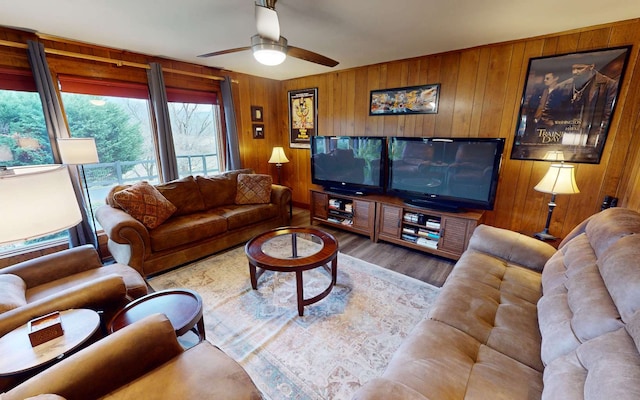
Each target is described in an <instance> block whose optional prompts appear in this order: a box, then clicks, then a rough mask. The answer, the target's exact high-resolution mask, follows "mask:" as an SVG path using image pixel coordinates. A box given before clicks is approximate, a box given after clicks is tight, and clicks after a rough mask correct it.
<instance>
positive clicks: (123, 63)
mask: <svg viewBox="0 0 640 400" xmlns="http://www.w3.org/2000/svg"><path fill="white" fill-rule="evenodd" d="M0 45H2V46H7V47H15V48H18V49H27V47H28V46H27V44H26V43H16V42H10V41H8V40H2V39H0ZM44 51H45V53H48V54H54V55H57V56H65V57H73V58H80V59H83V60H88V61H99V62H104V63H108V64H115V65H117V66H118V67H122V66H127V67H134V68H142V69H151V67H150V66H149V64H142V63H135V62H131V61H124V60H115V59H113V58H107V57H99V56H92V55H89V54H80V53H73V52H70V51H65V50H56V49H49V48H46V47H45V49H44ZM162 70H163V71H165V72H170V73H174V74H180V75H187V76H194V77H197V78H205V79H212V80H214V81H223V80H224V78H222V77H220V76H215V75H205V74H199V73H197V72H188V71H181V70H178V69H174V68H165V67H162ZM231 82H233V83H238V81H237V80H232V81H231Z"/></svg>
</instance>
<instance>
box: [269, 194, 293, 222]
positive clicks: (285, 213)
mask: <svg viewBox="0 0 640 400" xmlns="http://www.w3.org/2000/svg"><path fill="white" fill-rule="evenodd" d="M271 203H272V204H275V205H276V206H277V207H278V210H280V216H281V219H282V221H281V223H282V225H289V223H290V222H291V213H290V210H291V208H290V207H291V188H289V187H287V186H282V185H276V184H273V185H271Z"/></svg>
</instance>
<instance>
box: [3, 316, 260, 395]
mask: <svg viewBox="0 0 640 400" xmlns="http://www.w3.org/2000/svg"><path fill="white" fill-rule="evenodd" d="M48 393H55V394H56V395H58V396H62V397H63V398H65V399H67V400H74V399H82V400H84V399H97V398H105V397H107V398H109V399H143V398H144V399H225V400H258V399H262V394H261V393H260V391H259V390H258V389H257V388H256V386H255V384H254V383H253V381H252V380H251V378H250V377H249V375H248V374H247V373H246V372H245V371H244V369H243V368H242V367H241V366H240V365H239V364H238V363H237V362H236V361H234V360H233V359H232V358H231V357H229V356H227V355H226V354H225V353H224V352H222V351H221V350H220V349H218V348H217V347H215V346H213V345H212V344H211V343H209V342H207V341H203V342H200V343H198V344H197V345H195V346H193V347H191V348H189V349H188V350H184V349H183V348H182V346H181V345H180V344H179V342H178V340H177V338H176V335H175V331H174V328H173V326H172V325H171V322H169V320H168V319H167V317H166V316H164V315H161V314H154V315H151V316H149V317H146V318H144V319H142V320H140V321H138V322H136V323H133V324H131V325H129V326H127V327H125V328H123V329H121V330H119V331H117V332H116V333H114V334H112V335H110V336H108V337H106V338H104V339H102V340H100V341H98V342H96V343H94V344H92V345H91V346H89V347H87V348H86V349H83V350H81V351H79V352H78V353H76V354H74V355H72V356H70V357H69V358H67V359H65V360H62V361H61V362H60V363H58V364H56V365H54V366H52V367H51V368H48V369H47V370H45V371H43V372H41V373H39V374H38V375H36V376H34V377H33V378H31V379H29V380H27V381H25V382H23V383H22V384H20V385H19V386H17V387H15V388H13V389H12V390H10V391H8V392H6V393H4V394H2V395H1V396H0V397H2V400H16V399H21V400H22V399H25V398H29V397H31V396H38V395H43V394H48Z"/></svg>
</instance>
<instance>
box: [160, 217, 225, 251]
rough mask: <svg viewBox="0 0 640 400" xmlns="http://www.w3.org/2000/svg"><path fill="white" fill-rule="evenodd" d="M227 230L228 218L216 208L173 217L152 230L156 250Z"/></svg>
mask: <svg viewBox="0 0 640 400" xmlns="http://www.w3.org/2000/svg"><path fill="white" fill-rule="evenodd" d="M226 231H227V220H226V219H225V218H224V217H223V216H221V215H220V214H219V212H218V211H217V210H216V209H213V210H209V211H202V212H199V213H195V214H191V215H183V216H179V217H175V218H171V219H170V220H168V221H167V222H165V223H164V224H162V225H160V226H159V227H158V228H156V229H154V230H153V231H151V232H150V239H151V249H152V250H153V251H154V252H158V251H164V250H169V249H173V248H176V247H179V246H182V245H188V244H190V243H194V242H197V241H199V240H203V239H207V238H210V237H213V236H216V235H219V234H221V233H224V232H226Z"/></svg>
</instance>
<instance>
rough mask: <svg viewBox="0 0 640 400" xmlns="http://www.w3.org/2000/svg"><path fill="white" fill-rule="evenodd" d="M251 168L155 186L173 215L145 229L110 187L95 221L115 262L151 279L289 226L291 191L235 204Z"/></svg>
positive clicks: (275, 189)
mask: <svg viewBox="0 0 640 400" xmlns="http://www.w3.org/2000/svg"><path fill="white" fill-rule="evenodd" d="M251 174H253V170H249V169H245V170H236V171H229V172H226V173H223V174H220V175H217V176H208V177H204V176H196V177H193V176H189V177H186V178H183V179H179V180H175V181H172V182H168V183H165V184H160V185H155V188H156V189H157V190H158V192H160V193H161V194H162V196H163V197H164V198H166V200H168V201H169V202H170V203H171V204H172V205H173V206H175V211H174V212H173V213H172V214H171V216H170V217H169V218H168V219H166V220H165V221H164V222H162V223H161V224H159V225H158V226H156V227H153V228H149V227H148V226H146V225H145V223H143V222H142V221H141V220H138V219H136V218H134V217H133V216H132V215H130V214H129V213H127V212H126V211H124V210H123V209H122V207H121V206H120V205H119V204H118V202H117V201H116V200H115V198H114V196H117V193H118V192H120V191H122V190H124V189H127V188H129V187H130V185H126V186H117V187H114V188H113V189H112V190H111V191H110V193H109V195H108V196H107V199H106V200H107V204H106V205H104V206H102V207H100V208H98V209H97V210H96V218H97V219H98V221H99V222H100V224H101V225H102V228H103V229H104V232H105V233H106V234H107V236H108V237H109V241H108V246H109V251H110V252H111V254H112V255H113V257H114V259H115V260H116V261H117V262H119V263H122V264H127V265H130V266H131V267H133V268H135V269H137V270H138V271H139V272H140V274H142V275H143V276H145V277H146V276H149V275H152V274H155V273H158V272H161V271H164V270H167V269H169V268H173V267H176V266H178V265H182V264H185V263H188V262H191V261H194V260H197V259H199V258H202V257H204V256H207V255H210V254H213V253H215V252H218V251H221V250H224V249H227V248H230V247H232V246H235V245H238V244H240V243H243V242H245V241H247V240H249V239H251V238H252V237H253V236H255V235H257V234H258V233H262V232H264V231H266V230H269V229H273V228H276V227H279V226H286V225H289V221H290V214H289V212H290V201H291V189H289V188H287V187H285V186H280V185H275V184H269V186H270V197H268V200H267V202H265V203H255V204H245V203H243V204H238V198H237V196H238V190H237V189H238V185H239V183H238V176H241V177H242V176H243V175H251Z"/></svg>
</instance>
